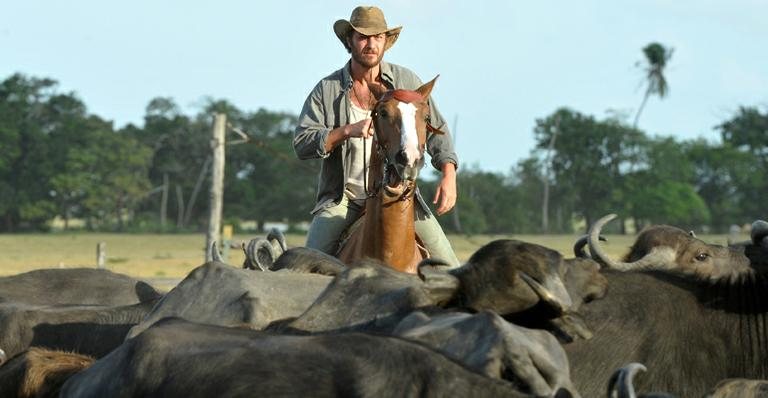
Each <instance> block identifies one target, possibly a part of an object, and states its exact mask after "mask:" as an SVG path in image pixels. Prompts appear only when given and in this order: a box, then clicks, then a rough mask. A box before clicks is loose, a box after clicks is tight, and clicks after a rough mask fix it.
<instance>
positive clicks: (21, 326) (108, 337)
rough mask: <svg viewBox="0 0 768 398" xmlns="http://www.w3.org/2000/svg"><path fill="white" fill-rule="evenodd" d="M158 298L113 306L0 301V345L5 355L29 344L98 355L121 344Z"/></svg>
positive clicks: (19, 351)
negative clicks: (40, 304)
mask: <svg viewBox="0 0 768 398" xmlns="http://www.w3.org/2000/svg"><path fill="white" fill-rule="evenodd" d="M157 301H158V300H154V301H147V302H143V303H139V304H133V305H127V306H116V307H107V306H81V305H78V306H71V305H66V306H30V305H26V304H9V303H6V304H0V347H2V349H3V350H4V351H5V353H6V354H7V355H8V357H12V356H14V355H16V354H18V353H21V352H23V351H25V350H27V349H28V348H29V347H32V346H37V347H45V348H49V349H57V350H67V351H72V352H77V353H80V354H86V355H91V356H95V357H101V356H104V355H106V354H107V353H108V352H109V351H111V350H112V349H114V348H115V347H117V346H118V345H120V343H122V341H123V339H125V336H126V334H127V333H128V330H130V328H131V327H133V326H134V325H136V324H137V323H139V322H140V321H141V320H142V319H143V318H144V317H145V316H146V315H147V314H148V313H149V311H150V310H151V309H152V307H153V306H154V305H155V304H156V302H157Z"/></svg>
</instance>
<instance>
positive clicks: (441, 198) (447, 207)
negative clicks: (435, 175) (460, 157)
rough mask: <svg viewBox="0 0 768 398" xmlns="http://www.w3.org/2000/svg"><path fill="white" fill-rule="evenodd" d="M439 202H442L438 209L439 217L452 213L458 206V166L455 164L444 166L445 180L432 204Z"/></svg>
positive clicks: (442, 181)
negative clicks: (454, 207)
mask: <svg viewBox="0 0 768 398" xmlns="http://www.w3.org/2000/svg"><path fill="white" fill-rule="evenodd" d="M438 202H440V205H439V206H438V207H437V215H438V216H442V215H443V214H445V213H447V212H449V211H451V209H453V206H455V205H456V166H455V165H454V164H453V163H445V164H443V178H442V179H441V180H440V185H438V186H437V191H435V198H434V199H433V200H432V204H437V203H438Z"/></svg>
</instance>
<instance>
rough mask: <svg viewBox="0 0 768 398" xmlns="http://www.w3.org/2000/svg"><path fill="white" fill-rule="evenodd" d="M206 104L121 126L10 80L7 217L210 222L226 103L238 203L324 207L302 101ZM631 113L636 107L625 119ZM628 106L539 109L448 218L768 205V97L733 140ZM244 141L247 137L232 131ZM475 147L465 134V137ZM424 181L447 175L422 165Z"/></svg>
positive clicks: (637, 214)
mask: <svg viewBox="0 0 768 398" xmlns="http://www.w3.org/2000/svg"><path fill="white" fill-rule="evenodd" d="M204 103H205V105H204V106H203V107H202V108H201V109H200V110H199V112H198V113H197V114H195V115H191V116H190V115H185V114H183V113H182V112H181V111H180V109H179V107H178V106H177V104H176V103H175V102H174V101H173V99H172V98H163V97H159V98H154V99H152V100H150V101H149V103H148V105H147V107H146V111H145V115H144V123H143V126H137V125H133V124H129V125H127V126H124V127H122V128H119V129H116V128H115V127H114V126H113V124H112V122H110V121H109V120H106V119H104V118H102V117H100V116H98V115H94V114H91V113H89V112H88V110H87V108H86V106H85V104H84V103H83V102H82V101H81V100H80V99H79V98H78V97H77V95H76V94H75V93H73V92H69V93H62V92H59V91H58V89H57V83H56V81H55V80H52V79H49V78H36V77H29V76H25V75H23V74H14V75H12V76H10V77H8V78H6V79H5V80H3V81H2V82H1V83H0V148H2V149H1V150H0V231H3V232H14V231H39V230H47V229H49V228H50V225H51V220H53V219H54V218H56V219H58V220H61V222H62V223H63V225H64V227H65V228H69V227H70V225H69V224H70V221H71V220H74V219H77V220H82V221H84V223H85V226H84V228H86V229H89V230H106V231H160V232H173V231H202V230H204V229H205V227H206V226H205V223H206V221H207V211H208V190H207V187H208V180H209V178H210V177H209V174H210V162H211V160H210V157H209V153H210V137H211V129H212V127H211V124H212V115H213V114H214V113H217V112H221V113H225V114H226V115H227V119H228V121H229V123H230V129H236V130H239V131H241V132H243V133H245V134H246V135H247V136H248V138H249V139H248V141H247V142H244V143H241V144H239V145H231V146H228V147H227V155H226V156H227V158H226V169H225V170H226V174H225V192H224V218H225V220H226V221H227V222H228V223H232V224H234V225H236V226H237V225H239V224H240V222H242V221H244V220H256V221H257V222H258V223H259V224H261V225H263V224H264V223H265V222H267V221H284V222H287V223H289V224H293V225H295V224H298V223H300V222H302V221H308V220H310V219H311V215H310V214H309V212H310V210H311V208H312V206H313V204H314V200H315V198H314V196H315V188H316V178H317V171H318V170H319V161H299V160H298V159H296V156H295V155H294V153H293V149H292V145H291V140H292V138H293V128H294V126H295V124H296V115H292V114H289V113H284V112H273V111H269V110H266V109H259V110H257V111H255V112H248V111H243V110H240V109H238V108H237V107H236V106H235V105H233V104H231V103H229V102H228V101H226V100H221V99H213V98H208V99H206V100H205V101H204ZM624 119H626V118H624ZM624 119H622V118H620V117H615V116H614V117H608V118H605V119H598V118H596V117H594V116H592V115H586V114H583V113H580V112H578V111H577V110H573V109H567V108H562V109H558V110H556V111H555V112H553V113H552V114H550V115H547V116H544V117H542V118H541V119H539V120H537V121H536V125H535V128H534V130H533V135H534V138H535V141H536V147H535V148H534V149H533V150H532V151H531V152H530V155H529V156H528V157H527V158H525V159H523V160H521V161H519V162H518V163H517V164H515V165H514V166H513V167H511V169H510V171H509V172H508V173H499V172H489V171H483V170H480V169H478V168H477V167H471V166H466V165H461V167H460V170H459V173H458V187H459V197H458V203H457V208H456V210H455V214H453V215H446V216H443V217H441V218H440V222H441V223H442V224H443V226H444V228H445V229H446V230H448V231H450V232H461V233H467V234H474V233H544V232H546V233H561V232H562V233H571V232H574V229H575V228H577V225H579V224H578V223H577V221H578V220H582V221H585V222H586V223H587V224H589V223H591V222H592V221H594V220H595V219H596V218H598V217H600V216H602V215H603V214H605V213H608V212H618V213H620V214H621V215H622V216H623V217H625V218H627V219H632V220H634V221H635V223H636V224H637V225H638V226H640V227H641V226H643V225H645V224H650V223H668V224H673V225H677V226H681V227H686V228H687V227H691V228H695V229H697V230H700V229H701V228H702V227H704V228H710V229H711V231H713V232H715V231H724V230H726V229H727V228H728V226H730V225H732V224H743V223H748V222H751V221H753V220H754V219H757V218H761V217H762V218H764V217H765V205H764V204H763V203H764V202H763V201H762V199H763V196H765V193H766V192H768V178H766V177H767V176H766V170H768V168H767V167H766V166H768V112H765V111H762V110H761V109H759V108H758V107H742V108H740V109H739V110H738V112H736V113H735V114H734V115H733V116H732V117H731V118H730V119H728V120H725V121H723V122H722V123H721V124H720V125H718V126H717V129H718V130H719V132H720V133H721V138H722V140H721V142H709V141H706V140H703V139H695V140H683V141H678V140H676V139H674V138H672V137H649V136H648V135H647V134H646V133H644V132H643V131H642V130H640V129H638V128H636V127H632V126H631V125H630V124H629V123H627V121H626V120H624ZM231 138H232V139H233V140H236V139H237V136H231ZM458 150H459V155H461V148H458ZM420 187H421V189H422V191H423V192H424V193H425V196H427V197H430V195H432V192H434V187H435V181H434V180H430V179H427V178H425V179H423V180H422V181H420Z"/></svg>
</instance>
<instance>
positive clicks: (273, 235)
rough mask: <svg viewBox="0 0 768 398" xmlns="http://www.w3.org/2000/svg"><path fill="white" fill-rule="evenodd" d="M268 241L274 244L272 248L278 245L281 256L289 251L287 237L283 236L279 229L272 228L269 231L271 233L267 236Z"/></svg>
mask: <svg viewBox="0 0 768 398" xmlns="http://www.w3.org/2000/svg"><path fill="white" fill-rule="evenodd" d="M267 240H268V241H269V243H271V244H272V246H275V244H277V246H278V247H280V250H281V252H280V253H281V254H282V253H285V251H286V250H288V244H287V243H286V241H285V235H283V232H282V231H280V230H279V229H277V228H272V229H270V230H269V233H268V234H267Z"/></svg>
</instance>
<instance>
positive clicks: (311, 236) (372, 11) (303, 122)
mask: <svg viewBox="0 0 768 398" xmlns="http://www.w3.org/2000/svg"><path fill="white" fill-rule="evenodd" d="M401 29H402V27H400V26H398V27H395V28H388V27H387V22H386V20H385V19H384V14H383V12H382V11H381V10H380V9H379V8H377V7H357V8H355V9H354V10H353V11H352V16H351V17H350V18H349V21H347V20H343V19H341V20H338V21H336V23H335V24H334V25H333V30H334V32H335V33H336V36H337V37H338V38H339V40H340V41H341V43H342V44H343V45H344V47H345V48H346V49H347V52H349V53H350V55H351V59H350V60H349V62H347V64H346V65H344V67H342V68H341V69H339V70H337V71H335V72H333V73H332V74H330V75H329V76H328V77H326V78H324V79H322V80H321V81H320V82H319V83H318V84H317V85H316V86H315V88H314V89H313V90H312V92H311V93H310V94H309V97H307V100H306V101H305V102H304V107H303V108H302V110H301V115H300V116H299V124H298V126H297V127H296V131H295V134H294V139H293V148H294V150H295V152H296V155H297V156H298V157H299V159H313V158H322V159H323V162H322V166H321V168H320V176H319V182H318V192H317V203H316V205H315V208H314V209H313V210H312V214H313V215H314V218H313V219H312V224H311V226H310V228H309V233H308V235H307V244H306V245H307V247H311V248H315V249H318V250H321V251H323V252H325V253H328V254H336V251H337V249H338V244H339V236H340V235H341V234H342V232H343V231H344V230H345V229H346V228H347V227H348V226H349V225H351V224H352V223H353V222H354V221H355V220H356V219H357V218H358V217H359V216H360V214H361V211H362V210H363V208H364V204H365V198H366V195H365V187H364V186H363V184H364V178H363V175H364V165H365V164H368V160H367V159H363V155H364V154H366V155H369V154H370V153H371V152H372V151H371V142H372V141H373V140H372V139H370V138H371V137H372V136H373V132H372V130H371V128H370V127H371V118H370V110H371V108H372V107H373V105H374V103H375V98H374V97H373V94H372V92H371V89H370V87H374V86H377V87H378V88H384V89H408V90H414V89H416V88H418V87H419V86H421V84H422V82H421V80H419V78H418V77H417V76H416V74H415V73H413V72H412V71H410V70H408V69H406V68H404V67H402V66H399V65H395V64H390V63H386V62H384V61H382V58H383V56H384V52H385V51H387V50H388V49H389V48H390V47H392V45H393V44H395V41H397V38H398V36H399V35H400V30H401ZM430 112H431V123H432V125H433V126H435V127H436V128H438V129H439V130H442V131H443V132H446V133H447V132H448V126H447V125H446V123H445V121H444V120H443V117H442V116H441V115H440V113H439V112H438V110H437V108H436V106H435V103H434V101H432V100H430ZM427 151H428V152H429V154H430V156H431V157H432V165H433V166H434V167H435V168H436V169H438V170H440V171H442V178H441V180H440V184H439V185H438V187H437V192H436V193H435V197H434V199H433V203H434V204H436V205H437V214H438V215H442V214H445V213H446V212H448V211H450V210H451V209H452V208H453V206H454V205H455V204H456V167H457V165H458V158H457V156H456V153H455V152H454V150H453V144H452V142H451V138H450V136H449V135H448V134H446V135H437V134H432V135H431V136H430V137H429V138H428V139H427ZM417 198H418V203H419V205H418V206H416V220H415V229H416V234H417V235H418V236H419V237H420V238H421V240H422V242H423V243H424V245H425V246H426V248H427V250H428V251H429V253H430V255H431V257H434V258H439V259H442V260H444V261H446V262H448V263H449V264H450V265H452V266H459V260H458V259H457V258H456V254H455V253H454V251H453V248H451V244H450V242H449V241H448V239H447V238H446V237H445V234H444V233H443V230H442V229H441V228H440V224H438V223H437V220H435V217H434V216H433V215H432V214H431V212H430V211H429V208H428V207H427V205H426V203H425V202H424V199H423V198H422V197H421V195H420V194H419V193H418V192H417Z"/></svg>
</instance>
